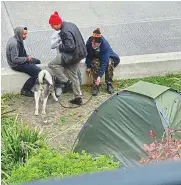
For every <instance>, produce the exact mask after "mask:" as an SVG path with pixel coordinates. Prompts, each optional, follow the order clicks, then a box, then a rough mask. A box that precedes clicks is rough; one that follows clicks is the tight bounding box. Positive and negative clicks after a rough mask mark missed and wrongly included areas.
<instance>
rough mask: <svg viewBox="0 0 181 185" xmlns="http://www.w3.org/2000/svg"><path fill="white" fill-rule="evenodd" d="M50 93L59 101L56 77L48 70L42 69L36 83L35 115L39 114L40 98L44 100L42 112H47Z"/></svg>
mask: <svg viewBox="0 0 181 185" xmlns="http://www.w3.org/2000/svg"><path fill="white" fill-rule="evenodd" d="M50 94H51V95H52V96H53V99H54V100H55V101H56V102H58V98H57V97H56V95H55V88H54V78H53V77H52V75H51V74H50V72H49V71H48V70H41V71H40V72H39V74H38V79H37V81H36V83H35V92H34V97H35V115H38V109H39V99H40V101H42V102H43V107H42V114H46V111H45V108H46V104H47V100H48V97H49V95H50Z"/></svg>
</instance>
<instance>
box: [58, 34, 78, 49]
mask: <svg viewBox="0 0 181 185" xmlns="http://www.w3.org/2000/svg"><path fill="white" fill-rule="evenodd" d="M63 37H64V41H63V40H62V41H63V42H62V43H61V44H60V45H59V51H60V53H61V52H65V53H70V52H73V51H74V50H75V42H74V38H73V35H72V34H71V33H70V32H67V33H64V35H63Z"/></svg>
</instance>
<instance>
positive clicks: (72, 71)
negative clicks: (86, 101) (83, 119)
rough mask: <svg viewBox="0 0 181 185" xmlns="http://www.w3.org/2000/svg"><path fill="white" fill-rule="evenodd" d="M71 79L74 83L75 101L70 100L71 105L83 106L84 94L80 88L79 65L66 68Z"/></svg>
mask: <svg viewBox="0 0 181 185" xmlns="http://www.w3.org/2000/svg"><path fill="white" fill-rule="evenodd" d="M65 70H66V73H67V75H68V77H69V79H70V80H71V82H72V89H73V93H74V96H75V99H73V100H70V103H72V104H77V105H81V104H82V92H81V88H80V82H79V78H78V64H75V65H72V66H69V67H67V68H65Z"/></svg>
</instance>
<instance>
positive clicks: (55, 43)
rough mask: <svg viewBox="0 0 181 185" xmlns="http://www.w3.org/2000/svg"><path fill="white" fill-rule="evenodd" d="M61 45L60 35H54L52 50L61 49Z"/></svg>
mask: <svg viewBox="0 0 181 185" xmlns="http://www.w3.org/2000/svg"><path fill="white" fill-rule="evenodd" d="M60 43H61V38H60V37H59V35H58V33H54V34H53V35H52V37H51V42H50V44H51V49H56V48H57V47H59V45H60Z"/></svg>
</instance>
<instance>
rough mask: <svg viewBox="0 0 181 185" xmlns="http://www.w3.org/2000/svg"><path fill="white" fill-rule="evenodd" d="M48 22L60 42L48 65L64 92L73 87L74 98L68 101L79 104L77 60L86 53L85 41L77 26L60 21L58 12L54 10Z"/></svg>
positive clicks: (80, 98) (80, 102)
mask: <svg viewBox="0 0 181 185" xmlns="http://www.w3.org/2000/svg"><path fill="white" fill-rule="evenodd" d="M49 24H50V25H51V27H52V28H53V29H54V30H56V31H60V33H59V34H60V38H61V40H62V42H61V43H60V44H59V52H60V54H59V55H57V56H56V59H55V60H53V61H52V62H50V63H49V64H48V66H49V68H50V69H51V70H52V71H53V73H54V74H55V76H56V77H57V78H58V79H59V81H60V82H61V83H63V84H64V85H65V87H64V90H63V91H64V92H66V91H69V90H70V89H73V93H74V96H75V98H74V99H73V100H70V103H72V104H77V105H81V104H82V92H81V89H80V83H79V79H78V75H77V71H78V65H79V62H80V61H81V60H82V59H83V58H85V57H86V55H87V50H86V46H85V42H84V40H83V37H82V35H81V33H80V31H79V29H78V28H77V26H76V25H75V24H73V23H71V22H65V21H62V19H61V18H60V16H59V14H58V12H54V14H52V15H51V16H50V18H49ZM64 70H65V71H66V73H67V76H68V78H67V76H66V75H65V73H64Z"/></svg>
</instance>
